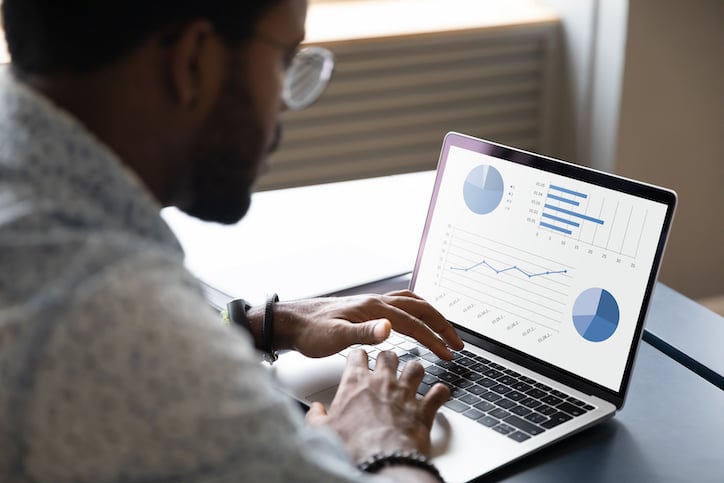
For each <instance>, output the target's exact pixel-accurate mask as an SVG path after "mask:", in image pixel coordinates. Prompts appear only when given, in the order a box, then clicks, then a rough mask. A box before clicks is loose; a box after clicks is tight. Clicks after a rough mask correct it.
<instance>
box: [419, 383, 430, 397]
mask: <svg viewBox="0 0 724 483" xmlns="http://www.w3.org/2000/svg"><path fill="white" fill-rule="evenodd" d="M431 387H432V386H431V385H430V384H425V383H424V382H421V383H420V385H419V386H417V394H419V395H421V396H424V395H425V394H427V393H428V392H429V391H430V388H431Z"/></svg>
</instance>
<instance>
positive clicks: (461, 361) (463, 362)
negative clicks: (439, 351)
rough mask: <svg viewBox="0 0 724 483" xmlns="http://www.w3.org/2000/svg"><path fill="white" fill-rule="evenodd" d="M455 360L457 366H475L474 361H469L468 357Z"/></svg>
mask: <svg viewBox="0 0 724 483" xmlns="http://www.w3.org/2000/svg"><path fill="white" fill-rule="evenodd" d="M456 360H457V363H458V364H460V365H461V366H465V367H472V366H474V365H475V364H476V362H475V360H474V359H471V358H469V357H461V358H459V359H456Z"/></svg>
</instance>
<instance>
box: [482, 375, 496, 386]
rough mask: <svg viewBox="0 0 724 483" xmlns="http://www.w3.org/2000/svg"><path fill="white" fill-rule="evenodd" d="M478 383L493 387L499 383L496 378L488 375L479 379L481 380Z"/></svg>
mask: <svg viewBox="0 0 724 483" xmlns="http://www.w3.org/2000/svg"><path fill="white" fill-rule="evenodd" d="M478 384H480V385H481V386H483V387H493V386H495V385H496V384H498V383H497V382H495V380H493V379H490V378H489V377H486V378H485V379H481V380H479V381H478Z"/></svg>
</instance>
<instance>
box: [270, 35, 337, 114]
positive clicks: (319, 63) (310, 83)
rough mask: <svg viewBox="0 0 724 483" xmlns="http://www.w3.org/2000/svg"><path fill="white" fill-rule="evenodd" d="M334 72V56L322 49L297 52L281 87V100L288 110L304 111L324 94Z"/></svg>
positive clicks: (310, 48)
mask: <svg viewBox="0 0 724 483" xmlns="http://www.w3.org/2000/svg"><path fill="white" fill-rule="evenodd" d="M333 71H334V54H332V52H330V51H329V50H327V49H325V48H323V47H304V48H302V49H300V50H299V51H297V53H296V55H295V56H294V59H292V63H291V65H290V66H289V68H288V69H287V72H286V75H285V76H284V82H283V85H282V100H283V101H284V103H285V104H286V105H287V107H288V108H289V109H294V110H299V109H304V108H307V107H309V106H311V105H312V104H314V102H316V101H317V99H319V98H320V96H321V95H322V93H324V91H325V89H326V88H327V85H329V81H330V79H332V72H333Z"/></svg>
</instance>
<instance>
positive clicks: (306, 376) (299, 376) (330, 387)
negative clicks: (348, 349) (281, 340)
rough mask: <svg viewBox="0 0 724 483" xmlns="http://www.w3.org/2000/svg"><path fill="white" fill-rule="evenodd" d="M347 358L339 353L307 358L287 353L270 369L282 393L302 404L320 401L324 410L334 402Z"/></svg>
mask: <svg viewBox="0 0 724 483" xmlns="http://www.w3.org/2000/svg"><path fill="white" fill-rule="evenodd" d="M346 364H347V359H345V358H344V357H342V356H341V355H339V354H334V355H331V356H329V357H321V358H310V357H306V356H303V355H301V354H300V353H298V352H288V353H286V354H284V355H282V356H280V357H279V360H278V361H277V362H276V363H275V364H274V365H273V366H272V368H273V371H274V375H275V377H276V379H277V380H278V381H279V382H280V384H281V385H282V387H283V388H284V390H286V391H288V392H289V393H290V395H291V396H292V397H295V398H296V399H299V400H301V401H304V402H307V403H310V402H315V401H316V402H321V403H322V404H324V405H325V406H326V407H329V403H331V402H332V399H334V395H335V393H336V392H337V386H338V385H339V381H340V380H341V379H342V373H343V372H344V368H345V366H346Z"/></svg>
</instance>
